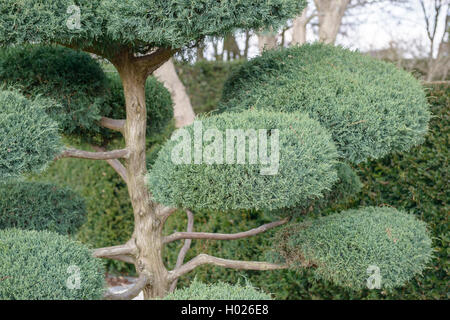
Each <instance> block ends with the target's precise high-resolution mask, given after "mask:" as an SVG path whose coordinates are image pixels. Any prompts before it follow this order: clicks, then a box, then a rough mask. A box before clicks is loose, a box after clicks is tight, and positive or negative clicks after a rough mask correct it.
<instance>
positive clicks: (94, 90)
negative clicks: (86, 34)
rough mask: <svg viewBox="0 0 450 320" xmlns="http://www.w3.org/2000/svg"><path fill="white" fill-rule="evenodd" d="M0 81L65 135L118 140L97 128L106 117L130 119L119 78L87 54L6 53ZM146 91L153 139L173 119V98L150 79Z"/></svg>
mask: <svg viewBox="0 0 450 320" xmlns="http://www.w3.org/2000/svg"><path fill="white" fill-rule="evenodd" d="M0 81H2V82H3V83H4V84H5V85H6V86H12V87H14V88H16V89H19V90H20V91H21V92H22V93H23V94H25V95H27V96H32V97H33V98H38V99H39V100H40V101H41V103H42V105H43V106H44V107H45V110H46V112H47V114H48V115H49V116H50V117H51V118H52V119H54V120H56V121H57V122H58V124H59V126H60V128H61V129H62V130H63V131H64V133H66V134H75V135H77V136H80V137H81V138H82V139H83V140H85V141H87V142H93V143H95V144H101V145H105V144H107V143H109V142H110V141H111V140H112V139H114V138H116V137H119V136H120V134H119V133H118V132H114V131H112V130H109V129H106V128H103V127H101V126H100V125H99V120H100V118H101V117H102V116H103V117H109V118H114V119H124V118H125V117H126V114H125V96H124V91H123V86H122V82H121V80H120V77H119V75H118V74H117V73H115V72H108V73H107V74H105V73H104V72H103V70H102V68H101V66H100V64H99V63H98V62H97V61H96V60H95V59H93V58H92V57H91V56H89V55H88V54H86V53H84V52H79V51H75V50H71V49H68V48H64V47H60V46H41V45H31V46H22V47H13V48H6V49H2V50H1V51H0ZM145 91H146V92H145V93H146V107H147V135H148V136H153V135H155V134H157V133H159V132H161V131H162V130H163V129H164V128H165V127H166V126H167V125H168V124H169V122H170V121H171V120H172V118H173V106H172V99H171V96H170V93H169V91H168V90H167V89H166V88H165V87H164V86H163V84H162V83H160V82H159V81H158V80H156V79H155V78H154V77H150V78H148V80H147V83H146V87H145Z"/></svg>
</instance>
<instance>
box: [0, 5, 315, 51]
mask: <svg viewBox="0 0 450 320" xmlns="http://www.w3.org/2000/svg"><path fill="white" fill-rule="evenodd" d="M305 3H306V1H304V0H270V1H268V0H253V1H230V0H226V1H217V0H196V1H191V0H154V1H148V0H109V1H100V0H79V1H76V2H75V3H74V2H73V1H72V0H0V30H2V32H1V33H0V45H2V44H20V43H24V42H52V43H55V42H56V43H65V44H71V45H76V46H79V47H94V48H95V49H96V50H97V51H102V52H108V53H111V52H112V51H114V50H118V49H119V48H120V45H127V46H130V47H133V48H134V50H135V51H139V52H143V51H148V49H149V48H154V47H174V48H180V47H183V46H185V45H187V44H190V43H193V42H196V41H197V40H199V39H202V38H204V37H205V36H207V35H211V36H223V35H226V34H228V33H230V32H231V31H233V30H235V29H236V28H242V29H259V28H261V27H264V26H269V25H274V26H278V25H280V24H281V23H283V22H285V21H286V20H287V19H289V18H293V17H295V16H296V15H298V14H300V12H301V11H302V9H303V8H304V7H305ZM74 4H75V5H77V6H78V8H79V10H80V12H79V13H80V15H79V17H80V23H81V28H80V29H74V28H69V27H68V26H67V23H68V22H69V25H70V22H72V21H74V20H71V19H69V18H71V17H72V18H75V19H76V11H71V12H70V11H68V8H69V6H71V5H74Z"/></svg>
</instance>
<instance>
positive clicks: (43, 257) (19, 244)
mask: <svg viewBox="0 0 450 320" xmlns="http://www.w3.org/2000/svg"><path fill="white" fill-rule="evenodd" d="M76 268H79V269H78V270H77V269H76ZM77 271H79V275H80V286H79V289H76V287H74V286H72V285H76V281H75V279H74V278H71V276H75V277H76V272H77ZM0 275H1V276H2V278H1V280H2V281H0V298H1V299H3V300H44V299H45V300H88V299H100V298H101V297H102V295H103V291H104V270H103V263H102V261H101V260H100V259H97V258H94V257H92V253H91V250H89V249H88V248H86V247H85V246H83V245H82V244H81V243H79V242H76V241H73V240H70V239H69V238H67V236H62V235H59V234H57V233H54V232H49V231H35V230H20V229H5V230H0ZM68 283H69V286H68V285H67V284H68Z"/></svg>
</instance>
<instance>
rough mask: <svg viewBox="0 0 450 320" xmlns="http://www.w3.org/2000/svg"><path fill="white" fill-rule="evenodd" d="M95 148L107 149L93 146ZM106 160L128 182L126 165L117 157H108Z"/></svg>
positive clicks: (102, 150)
mask: <svg viewBox="0 0 450 320" xmlns="http://www.w3.org/2000/svg"><path fill="white" fill-rule="evenodd" d="M92 147H93V148H94V150H96V151H100V152H105V149H103V148H101V147H97V146H92ZM106 162H108V164H109V165H110V166H111V167H112V168H113V169H114V170H115V171H116V172H117V173H118V174H119V175H120V176H121V177H122V179H123V180H124V181H125V182H127V169H126V168H125V167H124V165H123V164H122V163H121V162H120V161H119V160H117V159H107V160H106Z"/></svg>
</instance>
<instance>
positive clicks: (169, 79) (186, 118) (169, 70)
mask: <svg viewBox="0 0 450 320" xmlns="http://www.w3.org/2000/svg"><path fill="white" fill-rule="evenodd" d="M154 75H155V76H156V78H158V80H159V81H161V82H162V83H163V84H164V86H165V87H166V88H167V90H169V92H170V94H171V96H172V100H173V103H174V117H175V126H176V127H177V128H181V127H183V126H185V125H189V124H191V123H192V122H194V118H195V113H194V110H193V109H192V105H191V100H190V99H189V96H188V95H187V93H186V88H185V87H184V85H183V83H182V82H181V80H180V78H178V75H177V72H176V70H175V65H174V63H173V60H172V59H170V60H169V61H167V62H166V63H164V64H163V65H162V66H161V67H159V68H158V69H157V70H156V71H155V72H154Z"/></svg>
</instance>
